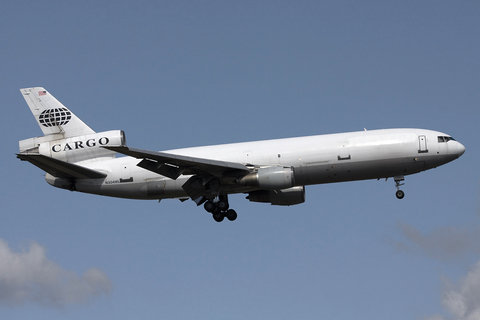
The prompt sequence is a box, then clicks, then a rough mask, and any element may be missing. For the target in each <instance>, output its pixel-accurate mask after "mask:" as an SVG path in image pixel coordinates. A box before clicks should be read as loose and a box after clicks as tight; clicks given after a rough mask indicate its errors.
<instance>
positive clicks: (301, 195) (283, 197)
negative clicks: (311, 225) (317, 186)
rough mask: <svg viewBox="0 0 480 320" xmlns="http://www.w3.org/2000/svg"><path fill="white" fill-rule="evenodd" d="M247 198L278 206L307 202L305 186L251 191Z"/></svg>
mask: <svg viewBox="0 0 480 320" xmlns="http://www.w3.org/2000/svg"><path fill="white" fill-rule="evenodd" d="M247 199H248V200H250V201H252V202H264V203H270V204H273V205H276V206H292V205H295V204H300V203H304V202H305V187H304V186H300V187H293V188H288V189H281V190H258V191H253V192H250V193H249V195H248V197H247Z"/></svg>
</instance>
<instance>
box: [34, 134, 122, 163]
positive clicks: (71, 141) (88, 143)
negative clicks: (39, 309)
mask: <svg viewBox="0 0 480 320" xmlns="http://www.w3.org/2000/svg"><path fill="white" fill-rule="evenodd" d="M34 139H35V138H34ZM122 145H125V134H124V133H123V131H121V130H112V131H105V132H99V133H94V134H89V135H84V136H78V137H72V138H67V139H57V140H52V141H47V142H42V143H39V144H38V153H40V154H42V155H44V156H48V157H52V158H55V159H59V160H62V161H67V162H79V161H84V160H88V159H93V158H101V157H114V155H115V152H114V151H111V150H108V149H105V148H102V147H105V146H122Z"/></svg>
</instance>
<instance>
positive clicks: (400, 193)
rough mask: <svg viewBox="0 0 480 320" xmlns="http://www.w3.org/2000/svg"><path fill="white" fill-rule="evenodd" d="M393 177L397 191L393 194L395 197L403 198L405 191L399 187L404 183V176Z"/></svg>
mask: <svg viewBox="0 0 480 320" xmlns="http://www.w3.org/2000/svg"><path fill="white" fill-rule="evenodd" d="M393 179H394V180H395V187H397V192H395V196H396V197H397V199H403V197H405V192H403V191H402V190H400V187H401V186H403V185H404V184H405V183H402V181H404V180H405V178H404V177H403V176H395V177H394V178H393Z"/></svg>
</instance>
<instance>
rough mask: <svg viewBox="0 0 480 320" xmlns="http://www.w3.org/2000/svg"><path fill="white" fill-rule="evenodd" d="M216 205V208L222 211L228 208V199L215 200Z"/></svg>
mask: <svg viewBox="0 0 480 320" xmlns="http://www.w3.org/2000/svg"><path fill="white" fill-rule="evenodd" d="M217 207H218V209H220V210H222V211H227V210H228V207H229V205H228V201H226V200H220V201H218V202H217Z"/></svg>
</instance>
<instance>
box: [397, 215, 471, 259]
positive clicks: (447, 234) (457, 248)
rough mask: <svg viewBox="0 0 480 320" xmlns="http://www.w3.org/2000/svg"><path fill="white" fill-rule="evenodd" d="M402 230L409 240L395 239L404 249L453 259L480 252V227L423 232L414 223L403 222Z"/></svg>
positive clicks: (436, 257)
mask: <svg viewBox="0 0 480 320" xmlns="http://www.w3.org/2000/svg"><path fill="white" fill-rule="evenodd" d="M400 230H401V232H402V234H403V235H404V236H405V237H406V238H407V240H408V241H409V242H408V243H405V242H399V241H395V245H396V247H397V248H398V249H400V250H402V251H417V252H420V253H423V254H426V255H428V256H430V257H432V258H435V259H440V260H452V259H458V258H461V257H464V256H466V255H468V254H471V253H480V228H478V227H469V228H467V227H463V228H461V227H453V226H449V227H444V228H438V229H435V230H433V231H432V232H430V233H427V234H423V233H422V232H421V231H420V230H418V229H417V228H415V227H414V226H412V225H409V224H406V223H401V224H400Z"/></svg>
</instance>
